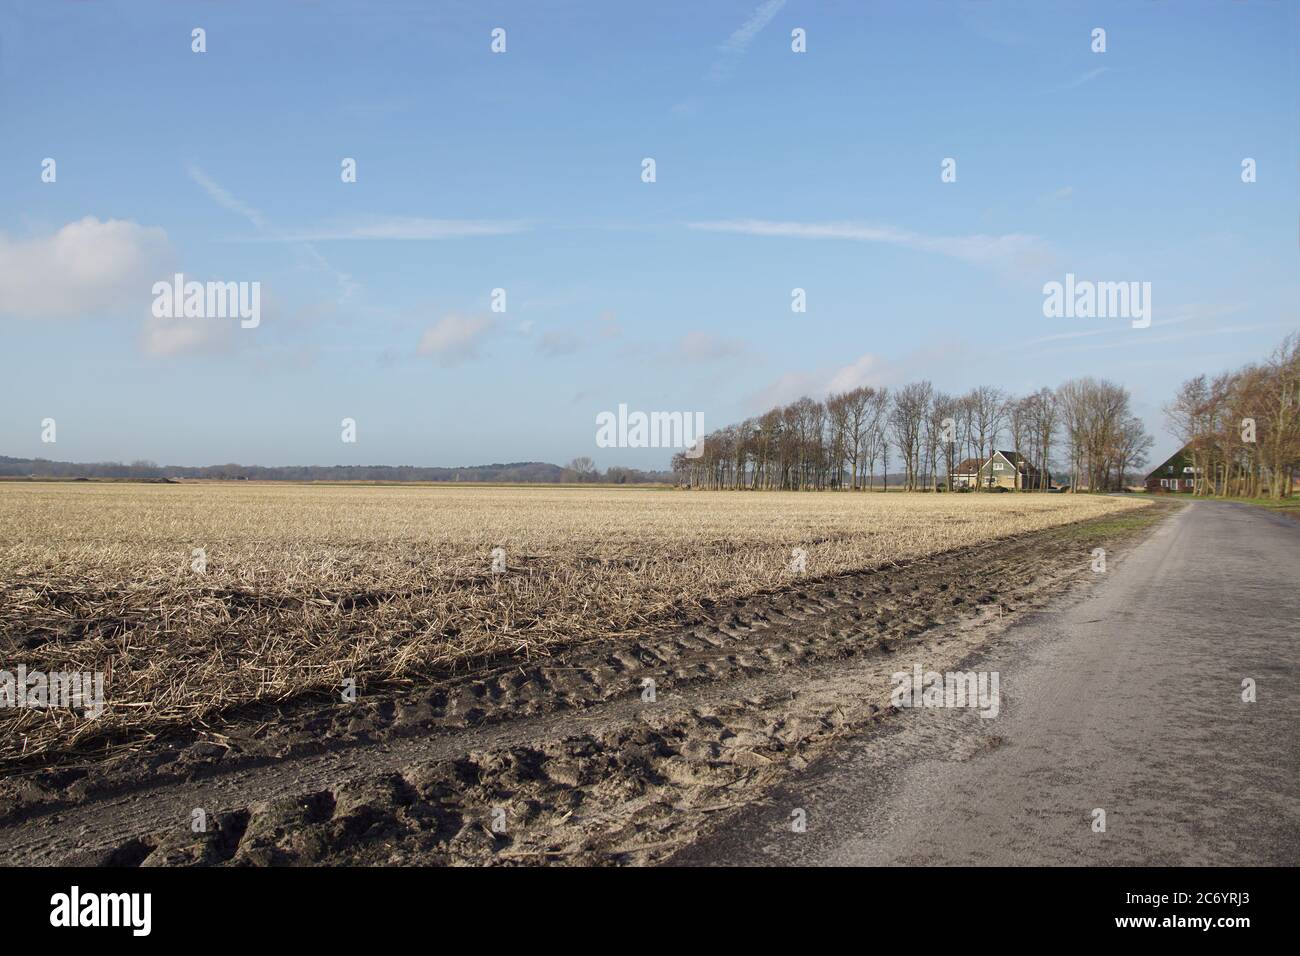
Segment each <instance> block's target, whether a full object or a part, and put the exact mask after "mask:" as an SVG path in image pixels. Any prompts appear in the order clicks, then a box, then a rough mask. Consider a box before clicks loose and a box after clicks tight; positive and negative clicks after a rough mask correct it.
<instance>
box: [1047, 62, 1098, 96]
mask: <svg viewBox="0 0 1300 956" xmlns="http://www.w3.org/2000/svg"><path fill="white" fill-rule="evenodd" d="M1109 72H1110V67H1108V66H1099V67H1097V68H1096V69H1094V70H1089V71H1088V72H1087V73H1084V74H1083V75H1082V76H1080V77H1077V78H1076V79H1074V80H1071V81H1070V82H1069V83H1066V84H1065V85H1064V86H1054V87H1052V88H1051V89H1050V90H1044V91H1043V92H1044V93H1064V92H1065V91H1066V90H1075V89H1078V88H1079V87H1081V86H1083V84H1085V83H1091V82H1092V81H1093V80H1095V79H1096V78H1097V77H1099V76H1101V75H1102V74H1103V73H1109Z"/></svg>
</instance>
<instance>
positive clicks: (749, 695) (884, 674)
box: [0, 506, 1166, 866]
mask: <svg viewBox="0 0 1300 956" xmlns="http://www.w3.org/2000/svg"><path fill="white" fill-rule="evenodd" d="M1154 510H1155V509H1153V511H1154ZM1159 510H1160V511H1162V512H1163V511H1164V510H1166V508H1165V507H1164V506H1162V507H1161V508H1160V509H1159ZM1150 520H1152V521H1154V520H1156V518H1155V515H1154V514H1153V515H1151V516H1150ZM1148 527H1149V522H1148V523H1145V524H1144V523H1143V522H1135V521H1133V520H1132V519H1130V520H1129V521H1128V522H1127V523H1126V524H1125V525H1123V526H1122V527H1121V526H1117V525H1116V524H1115V523H1114V522H1106V521H1102V522H1099V523H1093V524H1092V525H1091V526H1090V525H1087V524H1085V525H1078V526H1072V527H1067V528H1063V529H1052V530H1050V531H1046V532H1039V533H1036V534H1032V535H1026V536H1022V537H1019V538H1015V539H1010V540H1003V541H998V542H995V543H993V544H991V545H987V546H981V547H976V548H969V549H965V550H960V551H954V552H949V553H947V554H942V555H938V556H934V557H931V558H927V559H924V560H917V561H913V562H909V563H905V564H900V565H897V566H893V567H888V568H884V569H879V570H874V571H870V572H856V573H850V574H843V575H838V576H835V577H831V578H828V579H823V580H803V581H800V582H798V583H797V584H795V585H794V586H791V587H789V588H785V589H782V590H780V591H777V592H773V593H768V594H763V595H759V596H755V597H750V598H745V599H741V600H735V601H729V602H726V603H719V604H716V605H714V606H712V607H710V608H708V610H707V612H706V614H705V615H703V616H701V617H699V618H698V619H695V620H691V621H684V622H682V623H681V625H680V626H678V627H676V628H673V629H671V630H666V631H664V632H663V633H662V634H660V635H658V636H656V637H653V638H646V639H642V640H638V641H636V642H633V643H630V644H629V643H627V642H626V641H622V642H616V641H595V642H589V643H586V644H582V645H578V646H575V647H571V648H568V649H566V650H565V651H564V652H563V653H561V654H559V655H557V656H555V657H552V658H548V659H545V660H541V661H536V662H531V663H528V662H524V663H521V662H519V661H512V662H509V663H506V664H502V665H500V666H497V667H496V668H495V669H482V670H480V671H478V672H475V673H470V674H463V675H459V676H455V677H449V678H448V679H446V680H445V681H442V682H440V683H437V684H435V685H431V686H427V687H424V688H422V689H420V690H419V691H417V692H412V693H409V694H406V695H404V696H396V697H384V698H381V699H373V700H365V699H362V700H359V701H357V702H356V703H353V704H344V703H320V702H317V703H308V704H300V705H297V706H294V707H291V708H282V709H272V708H268V707H260V708H256V709H253V710H249V711H248V712H246V713H242V714H236V715H232V718H231V720H230V721H229V722H228V723H226V724H223V725H222V727H221V728H220V731H219V732H217V731H213V732H211V733H200V734H185V735H178V736H174V737H170V738H166V739H155V740H153V741H150V742H148V743H146V744H143V745H137V746H134V747H133V748H131V749H129V750H123V751H120V752H117V753H114V754H113V755H112V756H110V757H108V758H106V759H103V760H99V761H95V762H92V763H81V764H75V765H56V766H44V767H34V768H30V769H27V770H25V771H23V772H21V773H17V774H12V775H10V776H8V777H7V778H6V779H5V780H4V781H3V782H0V843H2V844H3V845H4V846H5V848H6V850H7V851H8V852H7V854H6V856H7V859H6V862H8V863H10V864H26V865H30V864H43V863H79V864H90V865H128V866H134V865H147V866H155V865H193V864H199V865H211V864H225V865H250V864H251V865H264V864H281V865H284V864H403V863H421V864H436V865H455V864H472V865H477V864H491V863H497V864H511V863H514V864H535V863H580V864H645V863H655V862H659V861H661V860H664V859H666V858H667V857H669V856H670V855H672V854H673V853H674V852H676V851H678V850H680V849H682V848H683V847H685V846H687V845H689V844H690V843H691V842H692V841H694V840H695V839H696V838H697V837H698V836H699V835H700V834H701V833H702V832H704V831H706V830H708V829H709V828H710V827H711V826H713V825H715V824H716V823H718V822H719V821H721V820H724V819H726V818H727V817H728V816H730V815H734V814H736V813H738V812H743V810H744V808H746V807H747V806H750V805H752V804H753V803H754V801H756V800H758V799H760V798H761V797H762V795H763V794H764V793H765V792H767V791H769V790H770V789H771V788H772V787H774V786H776V785H778V784H779V783H781V782H782V781H785V780H787V779H789V778H790V777H791V775H795V774H798V773H799V772H800V771H802V770H803V769H804V768H805V767H807V766H808V764H809V763H810V762H811V761H813V760H815V759H816V758H817V757H819V756H820V755H822V754H823V753H825V752H826V751H827V750H828V748H831V747H833V746H834V745H835V744H836V742H837V741H840V740H841V739H842V738H844V737H846V736H848V735H851V734H852V735H859V736H860V735H861V734H864V733H874V732H876V731H878V730H881V729H887V727H888V722H889V721H890V718H891V708H890V706H889V691H890V689H891V683H890V680H889V675H890V674H891V673H893V671H895V670H897V669H898V666H896V663H895V662H896V661H897V660H898V659H899V655H900V653H903V652H906V653H907V654H909V655H910V654H913V653H915V652H916V651H917V650H918V649H924V652H925V654H926V660H927V661H928V662H930V664H929V666H933V667H934V668H936V669H941V670H942V669H946V668H948V667H950V666H951V667H957V666H958V665H959V664H960V662H961V661H962V660H963V659H965V658H967V657H969V656H970V655H971V654H973V653H975V652H976V651H978V650H979V649H980V648H981V647H982V646H983V645H984V644H986V643H987V642H988V641H989V639H990V638H991V637H993V636H994V635H996V634H998V633H1001V632H1002V631H1003V630H1005V628H1006V627H1007V626H1008V625H1009V624H1010V623H1011V622H1012V620H1014V619H1015V617H1016V616H1017V615H1018V614H1020V613H1022V612H1024V611H1026V610H1032V609H1034V608H1039V607H1042V606H1043V605H1044V603H1045V602H1046V601H1048V600H1049V599H1050V598H1052V597H1053V596H1054V595H1057V594H1060V593H1061V592H1062V591H1064V590H1066V589H1067V588H1081V589H1087V588H1089V587H1092V586H1095V583H1096V582H1095V578H1096V577H1097V576H1096V575H1094V574H1092V572H1091V571H1090V568H1089V560H1090V555H1091V552H1092V549H1093V548H1094V547H1097V546H1104V547H1106V548H1107V549H1108V551H1109V552H1110V554H1109V559H1108V560H1109V561H1110V562H1112V563H1113V562H1116V561H1120V560H1122V558H1123V554H1124V550H1125V548H1126V547H1128V546H1129V545H1130V544H1131V542H1132V540H1133V539H1134V537H1135V536H1139V535H1141V534H1142V533H1144V531H1145V529H1146V528H1148ZM909 659H910V658H909ZM647 681H653V684H654V695H653V697H654V699H653V700H650V699H648V698H649V696H650V695H649V694H648V693H647V691H648V687H647V683H646V682H647ZM196 811H201V819H202V821H203V823H204V829H202V830H201V831H199V832H196V830H195V821H196V819H199V818H200V813H196Z"/></svg>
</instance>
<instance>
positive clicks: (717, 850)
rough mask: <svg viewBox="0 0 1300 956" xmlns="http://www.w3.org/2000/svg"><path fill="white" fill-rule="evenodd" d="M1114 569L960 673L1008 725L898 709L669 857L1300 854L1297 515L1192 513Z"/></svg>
mask: <svg viewBox="0 0 1300 956" xmlns="http://www.w3.org/2000/svg"><path fill="white" fill-rule="evenodd" d="M1107 565H1108V566H1107V569H1106V571H1105V572H1103V573H1102V575H1103V576H1101V577H1099V578H1098V579H1097V581H1096V586H1095V587H1093V588H1090V589H1088V590H1087V592H1086V594H1084V595H1083V596H1075V597H1074V598H1066V599H1064V601H1062V602H1061V603H1060V604H1059V605H1058V606H1056V607H1053V608H1051V609H1050V610H1047V611H1044V612H1040V613H1037V614H1035V615H1033V616H1031V617H1027V618H1025V619H1024V620H1022V621H1020V622H1018V623H1017V624H1015V625H1013V626H1012V627H1010V628H1008V630H1007V631H1006V632H1004V633H1003V634H1002V635H1001V637H1000V638H999V639H998V641H997V642H996V643H995V644H993V645H992V646H990V647H989V648H988V649H986V650H985V651H982V652H981V653H980V654H979V655H978V656H976V657H974V658H972V659H970V660H968V661H967V662H966V669H969V670H974V671H987V672H997V673H998V674H999V685H1000V692H1001V693H1000V696H1001V700H1000V704H1001V707H1000V711H999V713H998V714H997V716H996V717H992V718H981V717H980V716H979V715H978V713H977V711H976V710H974V709H970V708H911V709H906V710H903V711H902V712H901V713H900V714H899V715H898V716H897V717H896V718H895V719H893V720H890V721H887V722H886V723H887V724H889V725H891V727H890V729H889V730H885V731H882V732H879V733H875V734H871V735H869V736H865V737H863V738H860V739H857V740H854V741H852V742H850V743H848V744H846V745H844V746H841V747H840V748H839V749H838V750H837V751H836V752H835V753H834V754H833V755H831V756H830V757H827V758H825V759H823V760H822V761H820V762H818V763H816V764H814V765H812V766H811V767H809V768H808V769H807V770H806V771H805V772H804V773H802V774H800V775H799V776H798V777H796V778H795V779H794V780H792V781H791V782H790V783H789V784H787V785H785V786H783V787H781V788H780V789H778V790H777V791H775V792H774V793H772V794H771V795H770V796H769V798H768V799H767V800H766V801H764V803H762V804H760V805H758V806H756V807H754V808H753V809H752V810H747V811H745V812H743V813H742V814H741V815H738V816H735V817H733V818H731V819H730V820H728V821H726V822H724V823H723V824H721V825H720V827H719V828H718V829H716V830H715V831H713V832H712V833H710V834H709V835H707V836H706V837H705V838H704V839H702V840H701V841H699V842H698V843H696V844H694V845H693V846H692V847H690V848H689V849H687V850H686V851H684V852H683V853H680V854H678V855H677V856H676V857H675V858H674V859H673V861H672V862H673V863H675V864H732V865H770V864H793V865H888V864H899V865H920V864H1037V865H1042V864H1049V865H1050V864H1086V865H1106V864H1122V865H1136V864H1152V865H1216V864H1218V865H1226V864H1246V865H1249V864H1281V865H1291V866H1294V865H1296V864H1297V863H1300V689H1298V688H1297V677H1298V676H1300V675H1298V672H1297V648H1298V646H1300V523H1297V522H1294V521H1291V520H1289V519H1287V518H1284V517H1281V516H1278V515H1274V514H1271V513H1268V512H1265V511H1262V510H1259V509H1254V508H1251V507H1249V506H1245V505H1235V504H1229V503H1221V502H1193V503H1191V504H1189V505H1188V506H1187V507H1186V508H1184V509H1183V510H1182V511H1180V512H1178V513H1177V514H1175V515H1173V516H1172V517H1170V518H1168V519H1167V520H1165V521H1164V522H1163V523H1162V524H1161V525H1160V526H1159V527H1158V528H1157V529H1156V530H1155V531H1154V533H1153V534H1152V535H1151V536H1150V537H1148V538H1147V539H1146V540H1145V541H1144V542H1142V543H1141V544H1140V545H1139V546H1138V547H1137V548H1135V549H1134V550H1133V551H1132V552H1131V553H1129V554H1127V555H1126V556H1124V557H1123V558H1122V559H1118V560H1117V559H1115V558H1113V557H1112V559H1111V560H1109V561H1108V562H1107ZM899 658H900V659H899V670H900V671H902V670H910V669H911V666H912V664H913V663H920V664H921V665H922V666H923V667H924V665H925V661H924V660H923V659H920V658H918V659H917V660H916V661H913V660H912V659H911V658H909V657H908V656H907V654H906V653H900V654H899ZM1247 679H1250V680H1253V681H1254V685H1255V695H1256V700H1255V701H1254V702H1253V703H1248V702H1245V701H1243V699H1242V695H1243V687H1242V685H1243V681H1245V680H1247ZM1099 810H1101V811H1104V812H1105V818H1104V822H1105V830H1104V832H1103V831H1100V830H1099V829H1098V826H1097V824H1098V822H1099V821H1100V819H1101V818H1100V816H1099V815H1098V814H1097V812H1096V811H1099ZM801 820H802V821H804V823H805V826H804V828H803V830H802V832H798V830H797V824H798V822H799V821H801Z"/></svg>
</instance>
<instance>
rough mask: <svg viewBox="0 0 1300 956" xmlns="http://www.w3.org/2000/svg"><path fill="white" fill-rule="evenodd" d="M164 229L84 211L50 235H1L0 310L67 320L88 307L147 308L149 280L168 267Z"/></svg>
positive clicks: (92, 310) (90, 310)
mask: <svg viewBox="0 0 1300 956" xmlns="http://www.w3.org/2000/svg"><path fill="white" fill-rule="evenodd" d="M169 258H170V247H169V245H168V241H167V233H166V231H165V230H163V229H160V228H158V227H157V226H142V225H140V224H139V223H136V222H131V221H128V220H122V219H110V220H108V221H107V222H101V221H100V220H98V219H96V218H95V217H94V216H87V217H86V218H85V219H81V220H78V221H77V222H70V223H68V224H67V225H66V226H64V227H63V228H61V229H60V230H59V231H58V232H56V233H54V234H53V235H50V236H42V237H37V238H33V239H12V238H10V237H9V236H7V235H5V234H4V233H0V314H4V315H13V316H17V317H19V318H33V319H50V318H70V317H75V316H81V315H86V314H87V313H99V314H102V313H104V312H113V311H120V310H124V309H125V310H134V309H137V308H138V309H139V310H140V312H141V313H145V312H147V310H148V308H149V303H150V302H151V301H152V295H151V293H150V291H149V290H150V288H151V287H152V284H153V283H154V282H155V281H157V280H158V279H159V278H160V277H161V276H163V275H164V274H165V273H166V272H167V268H168V266H167V263H168V260H169Z"/></svg>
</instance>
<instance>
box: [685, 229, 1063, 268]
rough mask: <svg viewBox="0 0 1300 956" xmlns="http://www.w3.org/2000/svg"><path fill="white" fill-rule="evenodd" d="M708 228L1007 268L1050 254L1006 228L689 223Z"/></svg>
mask: <svg viewBox="0 0 1300 956" xmlns="http://www.w3.org/2000/svg"><path fill="white" fill-rule="evenodd" d="M687 226H688V227H689V228H691V229H698V230H702V231H705V232H729V233H737V234H740V235H746V236H767V237H776V238H782V239H839V240H849V241H853V242H880V243H886V244H888V245H894V246H901V247H903V248H907V249H916V250H918V251H921V252H931V253H937V254H939V255H944V256H949V257H951V258H954V259H960V260H961V261H963V262H968V263H971V264H973V265H978V266H986V267H989V268H993V269H997V270H999V271H1002V272H1008V273H1023V272H1029V271H1036V270H1039V269H1041V268H1042V267H1043V266H1044V265H1046V264H1047V263H1048V262H1050V260H1051V259H1052V252H1051V249H1050V247H1049V246H1048V244H1047V242H1046V241H1045V240H1043V239H1042V238H1040V237H1039V236H1034V235H1028V234H1025V233H1008V234H1006V235H1001V236H988V235H969V236H927V235H923V234H922V233H917V232H912V231H910V230H907V229H899V228H897V227H895V226H876V225H867V224H863V223H854V222H774V221H771V220H765V219H725V220H710V221H704V222H691V223H687Z"/></svg>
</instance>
